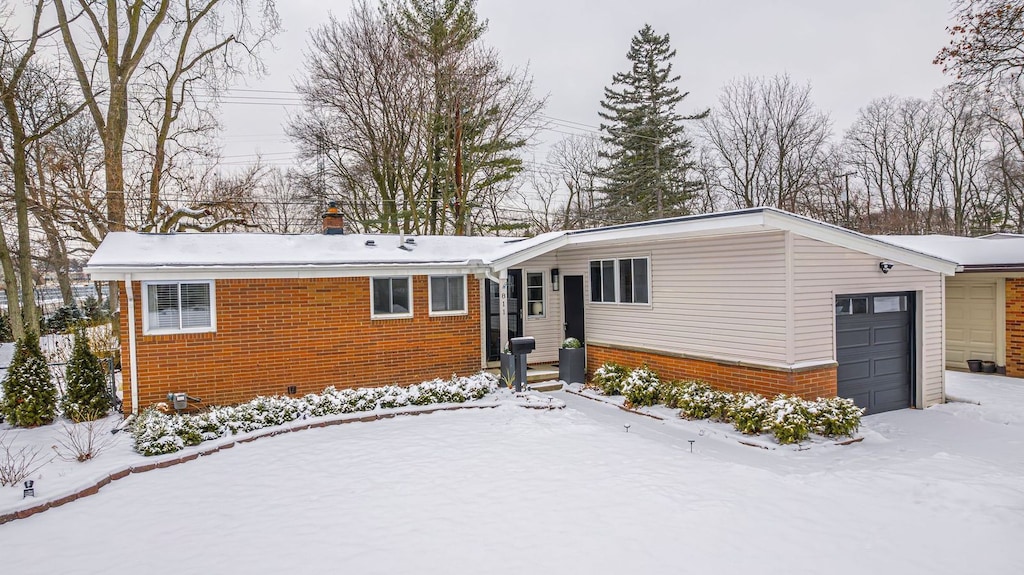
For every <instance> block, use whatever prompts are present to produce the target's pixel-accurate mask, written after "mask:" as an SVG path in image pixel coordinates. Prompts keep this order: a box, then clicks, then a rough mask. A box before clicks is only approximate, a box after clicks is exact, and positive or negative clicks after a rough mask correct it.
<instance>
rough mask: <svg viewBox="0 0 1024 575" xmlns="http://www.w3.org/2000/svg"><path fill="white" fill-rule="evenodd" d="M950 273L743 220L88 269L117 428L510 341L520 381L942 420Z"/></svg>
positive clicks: (146, 253) (144, 239)
mask: <svg viewBox="0 0 1024 575" xmlns="http://www.w3.org/2000/svg"><path fill="white" fill-rule="evenodd" d="M332 219H333V218H326V219H325V228H329V229H328V230H327V231H340V229H338V227H337V226H338V225H339V224H340V222H333V221H329V220H332ZM956 267H957V266H956V264H955V263H953V262H951V261H947V260H945V259H942V258H940V257H936V256H933V255H927V254H924V253H921V252H918V251H914V250H911V249H907V248H905V247H900V246H897V245H893V244H891V243H887V242H884V241H881V240H879V239H875V238H871V237H868V236H865V235H862V234H859V233H856V232H852V231H849V230H846V229H842V228H839V227H835V226H831V225H828V224H824V223H821V222H817V221H814V220H811V219H808V218H804V217H801V216H796V215H793V214H790V213H787V212H783V211H780V210H776V209H771V208H752V209H745V210H738V211H733V212H724V213H717V214H706V215H698V216H688V217H680V218H670V219H664V220H656V221H649V222H641V223H635V224H626V225H620V226H611V227H604V228H595V229H587V230H575V231H560V232H551V233H546V234H542V235H539V236H536V237H533V238H528V239H518V238H495V237H439V236H416V237H400V236H394V235H363V234H339V233H333V234H324V235H273V234H193V233H180V234H138V233H126V232H125V233H111V234H109V235H108V236H107V238H106V239H105V240H104V241H103V243H102V244H101V245H100V247H99V249H97V250H96V253H95V254H94V256H93V257H92V259H91V260H90V261H89V264H88V267H87V271H88V272H89V274H90V275H91V277H92V279H93V280H96V281H99V280H113V281H117V282H119V284H120V293H121V301H122V302H123V303H122V313H121V335H122V352H123V353H122V358H123V359H122V363H123V367H124V373H125V374H126V377H125V380H126V390H128V389H130V393H126V394H125V395H126V398H125V404H126V407H127V408H128V409H129V410H131V411H132V412H135V411H137V410H138V409H139V407H145V406H147V405H150V404H152V403H154V402H158V401H163V400H164V399H165V398H166V395H167V393H169V392H187V393H189V394H190V395H192V396H196V397H200V398H201V399H202V400H203V401H204V403H205V404H207V405H210V404H222V403H233V402H239V401H243V400H246V399H249V398H251V397H253V396H255V395H258V394H282V393H297V394H304V393H309V392H314V391H318V390H320V389H322V388H323V387H325V386H328V385H335V386H338V387H343V386H364V385H374V384H390V383H399V384H411V383H415V382H418V381H422V380H424V379H429V378H433V377H447V376H450V375H451V374H452V373H453V372H454V373H459V374H464V373H470V372H474V371H477V370H479V369H481V368H483V367H488V366H492V365H496V363H495V362H496V360H497V359H498V353H499V350H501V349H502V348H503V347H504V345H505V343H506V342H507V340H508V338H510V337H516V336H521V335H526V336H533V337H535V338H536V340H537V350H536V351H535V352H534V353H533V354H531V355H530V356H529V360H530V362H531V363H547V362H554V361H557V357H558V355H557V354H558V347H559V344H560V343H561V341H562V339H563V338H564V337H567V336H574V337H578V338H580V339H582V340H583V341H585V342H586V344H587V345H586V349H587V369H588V371H589V372H592V371H593V370H594V369H595V368H596V367H597V366H599V365H600V364H601V363H603V362H606V361H617V362H620V363H623V364H625V365H628V366H636V365H639V364H641V363H647V364H648V365H649V366H651V367H652V368H654V369H656V370H657V371H658V372H659V373H660V374H661V375H662V376H663V377H668V378H701V379H705V380H707V381H709V382H711V383H713V384H714V385H717V386H719V387H721V388H724V389H730V390H751V391H757V392H761V393H765V394H775V393H789V394H798V395H802V396H806V397H816V396H834V395H837V394H838V395H842V396H846V397H851V398H854V399H855V400H856V401H857V402H858V404H860V405H862V406H863V407H866V408H867V409H868V410H869V412H877V411H885V410H889V409H899V408H905V407H925V406H928V405H931V404H934V403H939V402H942V401H943V400H944V379H943V377H944V371H943V337H944V331H943V293H944V283H945V278H946V276H950V275H952V274H953V273H954V272H955V271H956Z"/></svg>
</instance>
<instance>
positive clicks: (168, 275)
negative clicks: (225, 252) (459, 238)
mask: <svg viewBox="0 0 1024 575" xmlns="http://www.w3.org/2000/svg"><path fill="white" fill-rule="evenodd" d="M489 270H490V268H488V267H487V266H485V265H483V264H468V263H464V262H457V263H438V264H374V265H347V266H345V265H342V266H325V265H315V264H311V265H296V266H228V265H210V266H165V265H154V266H143V265H132V266H91V267H86V270H85V271H86V273H88V274H89V277H90V279H91V280H93V281H107V280H114V281H120V280H121V279H122V278H123V277H124V275H125V274H132V275H133V276H134V277H135V278H136V279H137V280H168V281H175V280H193V279H203V280H209V279H214V280H218V279H303V278H347V277H396V276H421V275H453V276H457V275H473V274H478V273H486V272H487V271H489Z"/></svg>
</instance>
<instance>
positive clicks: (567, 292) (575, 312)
mask: <svg viewBox="0 0 1024 575" xmlns="http://www.w3.org/2000/svg"><path fill="white" fill-rule="evenodd" d="M562 298H563V301H564V302H565V303H564V305H565V326H564V327H565V337H575V338H576V339H578V340H580V341H582V342H584V343H585V342H586V339H585V337H586V328H585V324H584V321H583V276H564V277H563V278H562Z"/></svg>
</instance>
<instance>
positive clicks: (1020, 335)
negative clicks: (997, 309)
mask: <svg viewBox="0 0 1024 575" xmlns="http://www.w3.org/2000/svg"><path fill="white" fill-rule="evenodd" d="M1006 375H1009V376H1010V377H1024V279H1022V278H1006Z"/></svg>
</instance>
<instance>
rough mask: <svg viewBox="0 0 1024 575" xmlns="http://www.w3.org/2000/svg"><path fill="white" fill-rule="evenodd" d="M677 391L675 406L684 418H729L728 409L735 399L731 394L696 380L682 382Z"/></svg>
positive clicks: (719, 419)
mask: <svg viewBox="0 0 1024 575" xmlns="http://www.w3.org/2000/svg"><path fill="white" fill-rule="evenodd" d="M677 393H678V396H677V398H676V407H677V408H678V409H679V415H680V416H682V417H685V418H686V419H713V420H716V421H728V420H729V409H730V408H731V407H732V404H733V402H734V401H735V397H734V396H733V394H731V393H729V392H727V391H719V390H717V389H715V388H713V387H711V386H710V385H708V384H707V383H705V382H703V381H698V380H694V381H688V382H686V383H684V384H683V385H682V386H681V388H680V390H679V392H677Z"/></svg>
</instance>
